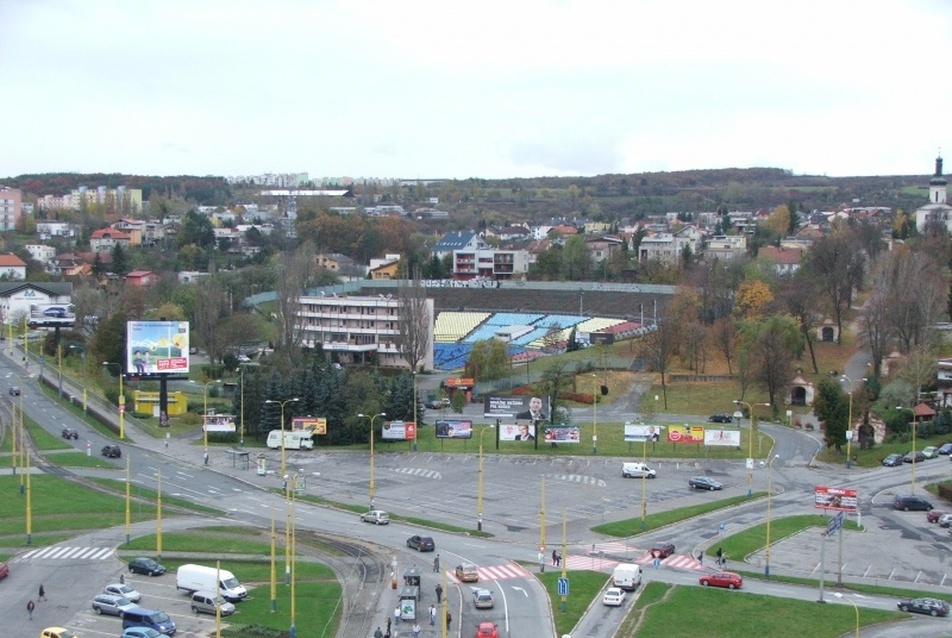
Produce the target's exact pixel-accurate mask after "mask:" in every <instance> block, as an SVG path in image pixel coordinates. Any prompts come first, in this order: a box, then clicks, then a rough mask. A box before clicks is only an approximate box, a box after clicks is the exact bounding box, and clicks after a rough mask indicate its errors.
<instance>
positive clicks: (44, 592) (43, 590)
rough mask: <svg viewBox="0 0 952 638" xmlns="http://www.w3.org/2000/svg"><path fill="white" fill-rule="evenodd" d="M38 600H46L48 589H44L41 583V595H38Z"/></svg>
mask: <svg viewBox="0 0 952 638" xmlns="http://www.w3.org/2000/svg"><path fill="white" fill-rule="evenodd" d="M37 600H46V590H45V589H43V585H40V595H39V596H37Z"/></svg>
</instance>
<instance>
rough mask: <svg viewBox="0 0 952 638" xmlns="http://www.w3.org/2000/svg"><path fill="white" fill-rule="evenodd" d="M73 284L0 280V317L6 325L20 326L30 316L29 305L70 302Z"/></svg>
mask: <svg viewBox="0 0 952 638" xmlns="http://www.w3.org/2000/svg"><path fill="white" fill-rule="evenodd" d="M72 294H73V284H71V283H68V282H42V283H34V282H24V281H17V282H9V281H0V318H2V322H3V323H4V324H6V325H9V324H11V323H12V324H13V325H15V326H20V325H22V323H23V319H24V317H29V316H30V306H33V305H37V304H54V303H56V304H68V303H71V302H72V299H71V298H72Z"/></svg>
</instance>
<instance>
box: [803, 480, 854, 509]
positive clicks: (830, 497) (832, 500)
mask: <svg viewBox="0 0 952 638" xmlns="http://www.w3.org/2000/svg"><path fill="white" fill-rule="evenodd" d="M813 506H814V507H816V508H817V509H821V510H836V511H838V512H856V490H850V489H846V488H843V487H822V486H819V485H817V486H816V487H815V488H814V490H813Z"/></svg>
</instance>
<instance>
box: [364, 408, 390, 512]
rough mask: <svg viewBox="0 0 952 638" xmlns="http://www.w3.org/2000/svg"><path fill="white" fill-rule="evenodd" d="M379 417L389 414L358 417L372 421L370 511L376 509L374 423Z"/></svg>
mask: <svg viewBox="0 0 952 638" xmlns="http://www.w3.org/2000/svg"><path fill="white" fill-rule="evenodd" d="M378 416H387V413H386V412H380V413H378V414H372V415H371V414H358V415H357V417H358V418H360V419H370V509H373V508H374V421H376V420H377V417H378Z"/></svg>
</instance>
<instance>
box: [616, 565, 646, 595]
mask: <svg viewBox="0 0 952 638" xmlns="http://www.w3.org/2000/svg"><path fill="white" fill-rule="evenodd" d="M612 585H614V586H615V587H619V588H621V589H624V590H625V591H635V590H636V589H638V586H639V585H641V566H640V565H635V564H633V563H619V564H618V565H616V566H615V571H613V572H612Z"/></svg>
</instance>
